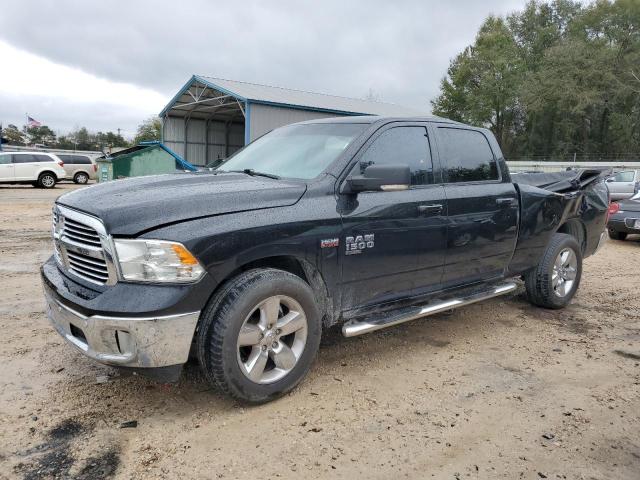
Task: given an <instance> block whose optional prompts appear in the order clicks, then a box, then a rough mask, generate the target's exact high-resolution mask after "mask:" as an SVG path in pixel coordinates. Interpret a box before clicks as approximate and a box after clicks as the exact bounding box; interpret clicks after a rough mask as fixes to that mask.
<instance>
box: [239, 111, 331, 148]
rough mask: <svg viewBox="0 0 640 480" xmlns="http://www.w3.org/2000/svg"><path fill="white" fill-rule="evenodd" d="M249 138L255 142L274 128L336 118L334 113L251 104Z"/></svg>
mask: <svg viewBox="0 0 640 480" xmlns="http://www.w3.org/2000/svg"><path fill="white" fill-rule="evenodd" d="M249 112H250V113H249V115H250V118H249V129H250V132H249V138H250V139H251V141H253V140H255V139H256V138H258V137H259V136H261V135H264V134H265V133H267V132H268V131H270V130H273V129H274V128H278V127H282V126H283V125H289V124H291V123H296V122H303V121H305V120H314V119H317V118H331V117H337V116H339V115H338V114H335V113H325V112H316V111H313V110H300V109H295V108H287V107H274V106H272V105H260V104H257V103H252V104H251V107H250V110H249Z"/></svg>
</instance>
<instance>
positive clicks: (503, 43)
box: [432, 17, 521, 147]
mask: <svg viewBox="0 0 640 480" xmlns="http://www.w3.org/2000/svg"><path fill="white" fill-rule="evenodd" d="M520 76H521V60H520V57H519V55H518V48H517V45H516V43H515V41H514V38H513V36H512V34H511V32H510V31H509V28H508V26H507V24H506V22H505V21H504V20H503V19H501V18H496V17H489V18H488V19H487V20H485V22H484V23H483V25H482V26H481V27H480V32H479V33H478V35H477V37H476V40H475V42H474V44H473V45H472V46H469V47H467V48H466V49H465V50H464V51H463V52H462V53H460V54H459V55H458V56H457V57H456V58H455V59H454V60H453V61H452V63H451V65H450V67H449V69H448V71H447V76H446V77H445V78H443V79H442V82H441V93H440V95H439V96H438V97H437V98H436V99H435V100H433V102H432V106H433V111H434V113H435V114H436V115H442V116H445V117H449V118H452V119H454V120H458V121H462V122H467V123H472V124H475V125H482V126H486V127H489V128H491V130H492V131H493V133H494V134H495V135H496V138H497V140H498V142H499V143H500V145H501V146H503V147H504V146H506V144H507V143H508V140H509V132H510V131H511V130H512V128H513V123H514V120H515V118H516V114H517V108H518V105H517V102H516V99H517V92H518V85H519V81H520Z"/></svg>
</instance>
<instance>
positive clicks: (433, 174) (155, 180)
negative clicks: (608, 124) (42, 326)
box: [42, 117, 609, 402]
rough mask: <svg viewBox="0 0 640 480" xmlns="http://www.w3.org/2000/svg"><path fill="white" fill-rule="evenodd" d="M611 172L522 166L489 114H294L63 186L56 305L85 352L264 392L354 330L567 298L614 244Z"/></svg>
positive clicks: (48, 284)
mask: <svg viewBox="0 0 640 480" xmlns="http://www.w3.org/2000/svg"><path fill="white" fill-rule="evenodd" d="M608 203H609V198H608V191H607V189H606V186H605V184H604V181H603V175H602V173H601V172H599V171H572V172H564V173H561V174H553V175H549V174H540V175H536V174H533V175H531V174H522V175H519V176H518V181H517V183H514V181H512V179H511V176H510V174H509V171H508V169H507V166H506V163H505V161H504V158H503V156H502V153H501V151H500V148H499V146H498V144H497V142H496V140H495V138H494V137H493V135H492V134H491V133H490V132H489V131H488V130H485V129H478V128H473V127H468V126H465V125H462V124H459V123H456V122H452V121H448V120H445V119H440V118H431V117H430V118H380V117H351V118H341V119H326V120H318V121H311V122H305V123H300V124H294V125H289V126H286V127H282V128H280V129H277V130H274V131H273V132H271V133H269V134H267V135H265V136H263V137H261V138H260V139H258V140H256V141H254V142H253V143H251V144H250V145H248V146H247V147H245V148H244V149H243V150H241V151H239V152H237V153H236V154H235V155H233V156H232V157H231V158H230V159H228V160H227V161H225V162H224V163H223V164H222V165H221V166H220V167H219V168H218V169H217V170H215V171H213V172H197V173H190V174H179V175H162V176H156V177H141V178H133V179H128V180H123V181H120V182H112V183H106V184H99V185H96V186H92V187H89V188H87V189H82V190H78V191H75V192H72V193H68V194H66V195H63V196H62V197H60V198H59V199H58V200H57V202H56V204H55V207H54V210H53V236H54V247H55V252H54V255H53V256H52V257H51V258H50V259H49V260H48V261H47V262H46V263H45V264H44V265H43V267H42V279H43V282H44V287H45V295H46V298H47V303H48V306H49V317H50V319H51V321H52V323H53V325H54V326H55V328H56V329H57V331H58V332H59V333H60V334H61V335H62V336H63V337H65V338H66V339H67V340H68V342H69V343H71V344H72V345H74V346H76V347H77V348H78V349H79V350H80V351H82V352H83V353H85V354H86V355H88V356H90V357H91V358H93V359H95V360H97V361H100V362H103V363H106V364H109V365H114V366H120V367H123V368H133V369H137V370H139V371H142V372H144V373H147V374H149V375H154V376H156V377H158V378H162V379H163V380H169V379H171V380H175V379H176V378H177V376H178V375H179V374H180V371H181V369H182V365H183V364H184V363H185V362H186V361H187V360H188V358H189V354H190V352H191V354H192V355H193V356H195V357H197V359H198V361H199V363H200V365H201V367H202V369H203V370H204V372H205V374H206V377H207V378H208V379H209V380H210V381H211V382H213V383H215V384H217V385H218V386H219V387H220V388H221V389H222V391H224V392H227V393H229V394H231V395H234V396H236V397H238V398H241V399H244V400H247V401H252V402H263V401H267V400H270V399H272V398H275V397H277V396H278V395H281V394H283V393H284V392H287V391H289V390H290V389H292V388H293V387H294V386H295V385H296V384H297V383H298V382H299V381H300V380H301V379H302V378H303V377H304V375H305V374H306V373H307V371H308V369H309V368H310V366H311V363H312V360H313V358H314V357H315V355H316V352H317V349H318V346H319V344H320V336H321V333H322V331H323V329H325V328H328V327H331V326H333V325H336V324H340V325H342V331H343V334H344V335H345V336H347V337H350V336H354V335H359V334H362V333H366V332H371V331H374V330H378V329H380V328H384V327H388V326H391V325H395V324H398V323H401V322H405V321H408V320H412V319H416V318H420V317H425V316H428V315H431V314H434V313H437V312H441V311H445V310H450V309H452V308H456V307H459V306H463V305H467V304H470V303H473V302H477V301H481V300H484V299H488V298H491V297H495V296H497V295H502V294H505V293H508V292H512V291H513V290H515V289H516V288H517V284H516V283H514V281H512V280H510V279H512V278H514V277H515V278H519V277H523V278H524V280H525V287H526V292H527V296H528V298H529V300H530V301H531V302H532V303H533V304H535V305H539V306H542V307H547V308H562V307H564V306H565V305H567V304H568V303H569V301H570V300H571V298H572V297H573V295H574V294H575V292H576V290H577V288H578V285H579V283H580V276H581V273H582V259H583V258H584V257H587V256H589V255H592V254H593V253H594V252H595V251H596V250H597V248H598V247H599V246H600V245H601V243H602V241H603V238H604V237H603V234H604V230H605V226H606V217H607V208H608Z"/></svg>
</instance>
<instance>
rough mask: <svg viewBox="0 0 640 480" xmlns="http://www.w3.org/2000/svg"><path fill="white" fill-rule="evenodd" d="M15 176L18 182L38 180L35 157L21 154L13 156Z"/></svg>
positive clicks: (29, 154)
mask: <svg viewBox="0 0 640 480" xmlns="http://www.w3.org/2000/svg"><path fill="white" fill-rule="evenodd" d="M13 165H14V174H15V179H16V181H24V180H36V171H37V170H38V164H37V163H36V159H35V155H33V154H31V153H20V154H17V153H16V154H14V155H13Z"/></svg>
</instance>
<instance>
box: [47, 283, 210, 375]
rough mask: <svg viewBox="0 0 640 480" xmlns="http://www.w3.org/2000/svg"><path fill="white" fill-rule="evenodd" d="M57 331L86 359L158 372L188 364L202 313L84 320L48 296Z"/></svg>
mask: <svg viewBox="0 0 640 480" xmlns="http://www.w3.org/2000/svg"><path fill="white" fill-rule="evenodd" d="M45 298H46V301H47V316H48V317H49V320H50V321H51V324H52V325H53V327H54V328H55V329H56V331H57V332H58V333H59V334H60V335H62V337H63V338H64V339H65V340H66V341H67V342H69V343H70V344H71V345H73V346H74V347H76V348H77V349H78V350H80V351H81V352H82V353H84V354H85V355H86V356H88V357H90V358H92V359H94V360H96V361H98V362H101V363H106V364H108V365H114V366H120V367H131V368H158V367H167V366H173V365H180V364H183V363H186V361H187V360H188V358H189V349H190V348H191V340H192V339H193V334H194V331H195V329H196V323H197V322H198V317H199V316H200V312H192V313H184V314H181V315H170V316H167V317H152V318H135V317H129V318H127V317H105V316H102V315H92V316H90V317H87V316H84V315H82V314H81V313H79V312H76V311H75V310H73V309H71V308H70V307H68V306H66V305H64V304H63V303H62V302H60V301H58V300H55V299H54V298H53V297H52V296H51V295H49V294H47V292H46V289H45Z"/></svg>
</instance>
